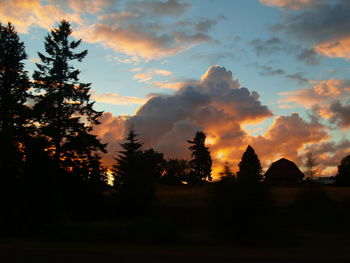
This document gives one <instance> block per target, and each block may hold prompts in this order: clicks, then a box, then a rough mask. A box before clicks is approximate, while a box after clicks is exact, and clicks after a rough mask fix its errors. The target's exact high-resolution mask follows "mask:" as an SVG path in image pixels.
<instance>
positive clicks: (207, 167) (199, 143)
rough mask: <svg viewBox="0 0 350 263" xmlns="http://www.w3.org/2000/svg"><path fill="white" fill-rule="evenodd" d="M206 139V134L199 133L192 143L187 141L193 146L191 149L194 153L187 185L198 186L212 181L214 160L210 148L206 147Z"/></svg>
mask: <svg viewBox="0 0 350 263" xmlns="http://www.w3.org/2000/svg"><path fill="white" fill-rule="evenodd" d="M205 138H206V136H205V133H204V132H200V131H198V132H196V135H195V137H194V138H193V140H192V141H187V142H188V143H190V144H191V146H190V147H189V149H190V150H191V152H192V154H191V156H192V159H191V161H190V172H189V174H188V178H187V183H190V184H197V183H203V182H205V181H211V180H212V177H211V166H212V159H211V156H210V152H209V148H208V147H206V146H205Z"/></svg>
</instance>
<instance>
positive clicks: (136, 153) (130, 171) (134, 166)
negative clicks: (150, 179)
mask: <svg viewBox="0 0 350 263" xmlns="http://www.w3.org/2000/svg"><path fill="white" fill-rule="evenodd" d="M120 146H121V147H122V148H123V150H122V151H120V152H119V155H118V156H117V157H116V158H115V160H116V162H117V163H116V164H115V165H114V166H113V177H114V183H113V185H114V187H115V188H116V189H117V190H120V189H122V188H124V187H125V185H128V184H129V183H131V182H132V181H133V180H135V177H136V179H137V173H138V172H139V167H138V165H139V164H140V163H139V162H140V156H141V154H142V143H140V142H139V141H138V139H137V134H136V133H135V131H134V129H133V128H130V129H129V132H128V135H127V137H126V142H125V143H121V144H120Z"/></svg>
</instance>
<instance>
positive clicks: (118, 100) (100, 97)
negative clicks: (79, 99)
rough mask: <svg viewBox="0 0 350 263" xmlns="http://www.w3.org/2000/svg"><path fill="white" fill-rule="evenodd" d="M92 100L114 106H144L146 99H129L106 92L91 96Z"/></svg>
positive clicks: (128, 97)
mask: <svg viewBox="0 0 350 263" xmlns="http://www.w3.org/2000/svg"><path fill="white" fill-rule="evenodd" d="M92 99H93V100H95V101H97V102H102V103H107V104H114V105H132V104H144V103H146V102H147V99H144V98H138V97H130V96H121V95H119V94H115V93H111V92H107V93H105V94H96V93H93V94H92Z"/></svg>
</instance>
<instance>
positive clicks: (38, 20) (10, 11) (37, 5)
mask: <svg viewBox="0 0 350 263" xmlns="http://www.w3.org/2000/svg"><path fill="white" fill-rule="evenodd" d="M54 3H55V2H54V1H52V3H47V4H45V3H43V2H42V1H40V0H0V6H1V8H0V17H1V20H2V21H3V22H5V23H6V22H8V21H11V22H12V23H13V24H14V25H15V27H16V30H17V31H18V32H20V33H28V30H29V28H30V27H32V26H39V27H42V28H45V29H50V28H52V27H53V26H54V25H55V24H56V23H57V21H60V20H62V19H68V20H69V21H70V22H75V23H78V24H81V23H82V19H81V17H80V16H79V15H78V14H75V13H72V12H67V11H65V10H62V9H60V8H59V7H58V6H56V5H55V4H54Z"/></svg>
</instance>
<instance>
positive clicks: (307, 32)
mask: <svg viewBox="0 0 350 263" xmlns="http://www.w3.org/2000/svg"><path fill="white" fill-rule="evenodd" d="M283 18H284V19H283V21H282V22H281V23H280V24H278V25H275V26H274V27H273V29H274V30H278V31H285V32H287V33H288V34H293V35H295V36H296V37H298V39H299V40H301V41H306V40H307V41H310V42H311V43H313V44H317V43H319V42H324V41H329V40H333V39H336V38H339V37H344V36H349V24H350V1H348V0H338V1H327V2H326V1H324V2H323V3H322V4H320V5H317V6H315V8H309V9H304V10H302V11H300V12H296V13H294V12H286V13H284V16H283Z"/></svg>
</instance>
